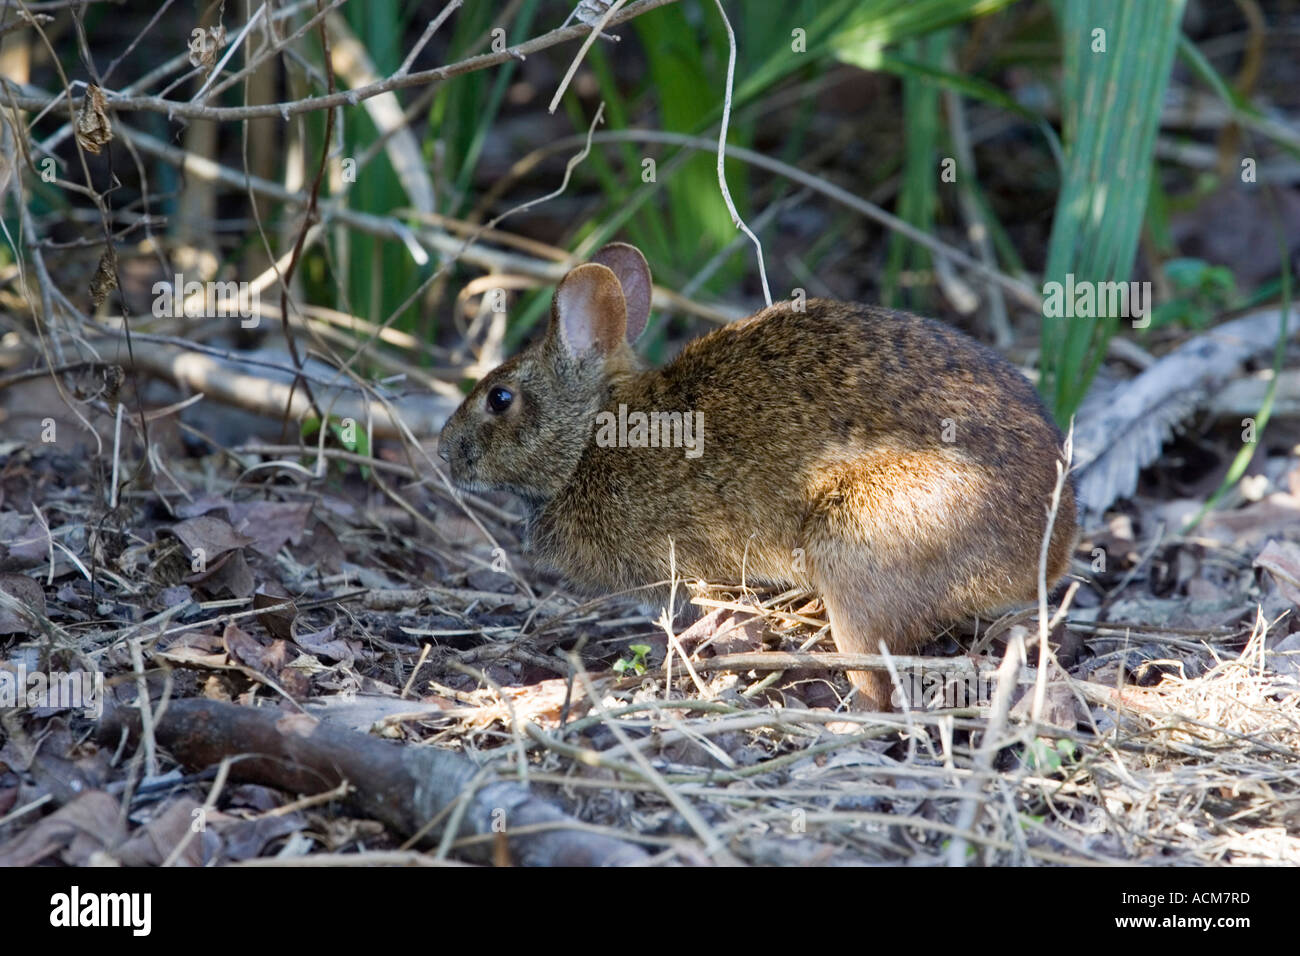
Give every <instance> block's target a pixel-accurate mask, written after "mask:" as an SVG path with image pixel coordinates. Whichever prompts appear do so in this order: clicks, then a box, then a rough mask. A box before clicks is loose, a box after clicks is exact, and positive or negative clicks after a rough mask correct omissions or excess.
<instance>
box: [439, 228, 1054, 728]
mask: <svg viewBox="0 0 1300 956" xmlns="http://www.w3.org/2000/svg"><path fill="white" fill-rule="evenodd" d="M650 295H651V282H650V270H649V268H648V266H647V265H646V261H645V258H644V257H643V256H642V255H641V253H640V252H639V251H638V250H637V249H636V248H635V247H633V246H629V245H625V244H622V243H613V244H611V245H608V246H605V247H604V248H603V249H601V250H600V251H599V252H598V253H597V254H596V255H595V256H594V257H593V258H592V260H591V262H589V263H586V264H584V265H580V266H577V267H576V268H574V269H572V270H571V271H570V272H569V273H568V274H567V275H565V277H564V279H563V280H562V281H561V282H560V284H559V286H558V288H557V289H556V292H555V297H554V299H553V301H552V305H551V319H550V325H549V327H548V328H547V330H546V333H545V335H544V336H543V337H542V338H541V339H540V340H538V341H536V342H534V343H533V344H532V345H531V346H529V347H528V348H527V349H525V350H524V351H523V352H522V353H521V354H519V355H517V356H515V357H514V358H512V359H510V360H508V361H506V362H505V363H503V364H502V365H500V366H498V367H497V368H496V369H494V370H493V371H491V372H489V373H488V374H487V375H486V376H484V377H483V379H482V381H480V382H479V383H478V384H477V385H476V386H475V387H474V389H473V391H471V392H470V393H469V395H468V397H467V398H466V399H465V401H464V403H463V404H462V405H461V406H460V408H458V409H457V410H456V412H455V413H454V414H453V415H452V416H451V418H450V419H449V420H448V422H447V424H446V426H445V427H444V428H443V430H442V434H441V437H440V441H439V454H440V455H441V456H442V457H443V458H444V459H445V460H446V461H447V462H449V464H450V466H451V477H452V480H453V482H454V483H455V484H456V485H457V486H458V487H460V488H462V489H465V490H474V491H488V490H506V491H511V492H513V493H514V494H516V495H518V496H519V497H520V498H522V499H523V501H524V503H525V505H526V508H527V513H528V519H527V522H528V540H529V543H530V547H531V550H532V551H533V552H534V553H535V554H536V555H537V556H538V557H539V558H540V559H542V561H543V562H545V563H547V564H549V565H550V566H552V567H553V568H554V569H555V570H557V571H558V572H560V573H561V574H562V575H564V577H565V578H567V579H568V580H569V581H570V582H571V583H573V584H574V585H576V586H577V587H579V588H581V589H582V590H583V591H585V592H588V593H598V592H610V591H618V590H624V589H629V588H634V587H639V586H644V585H648V584H652V583H654V582H663V581H666V580H667V579H668V577H669V542H670V541H671V543H672V548H673V549H674V551H675V560H676V570H677V573H678V575H679V576H680V577H682V578H686V579H691V578H699V579H704V580H708V581H715V582H719V581H720V582H740V581H742V580H744V581H746V582H750V583H764V584H771V585H777V586H781V585H791V584H799V585H806V586H809V587H811V588H813V589H814V590H816V591H817V592H818V593H819V594H820V595H821V597H822V599H823V601H824V603H825V605H826V609H827V611H828V613H829V616H830V625H831V633H832V635H833V637H834V639H835V644H836V646H837V647H838V648H839V650H840V651H842V652H846V653H863V652H865V653H878V652H879V648H880V645H881V643H882V642H883V644H884V645H885V647H887V648H888V649H889V650H890V651H891V652H893V653H907V652H909V651H911V650H913V649H914V648H916V647H917V646H918V645H920V644H922V643H924V642H925V641H927V640H928V639H929V638H930V637H931V636H932V635H933V634H934V632H935V629H936V628H937V627H939V626H941V625H943V624H945V623H948V622H951V621H955V620H960V619H963V618H967V617H970V616H972V615H975V614H983V613H988V612H992V611H996V610H998V609H1000V608H1003V607H1006V606H1008V605H1012V604H1016V603H1019V602H1024V601H1028V600H1031V599H1033V598H1034V597H1035V596H1036V594H1037V577H1038V555H1039V549H1040V547H1041V541H1042V537H1043V533H1044V531H1045V529H1046V522H1047V511H1048V506H1049V502H1050V500H1051V497H1052V492H1053V489H1054V487H1055V484H1056V481H1057V474H1058V471H1057V466H1058V462H1060V461H1061V455H1062V450H1061V445H1062V437H1061V434H1060V432H1059V431H1058V429H1057V428H1056V426H1055V424H1053V422H1052V420H1051V418H1050V417H1049V416H1048V413H1047V411H1046V410H1045V409H1044V407H1043V405H1042V403H1041V402H1040V400H1039V397H1038V394H1037V393H1036V391H1035V390H1034V388H1033V387H1032V386H1031V385H1030V383H1029V382H1028V381H1027V380H1026V379H1025V377H1024V376H1023V375H1021V373H1020V372H1019V370H1018V369H1016V367H1015V366H1014V365H1012V364H1011V363H1010V362H1009V361H1007V360H1006V359H1005V358H1003V357H1002V356H1001V355H1000V354H998V353H997V352H995V351H993V350H992V349H990V348H987V347H985V346H984V345H981V344H980V343H978V342H976V341H974V340H973V339H971V338H969V337H968V336H966V335H963V334H962V333H960V332H957V331H956V330H954V329H952V328H949V327H948V326H946V325H943V324H941V323H939V322H936V321H932V320H930V319H924V318H919V317H917V316H914V315H908V314H905V313H901V312H894V311H890V310H887V309H883V308H876V307H872V306H865V305H853V304H848V303H844V302H835V301H828V300H819V299H809V300H807V302H806V304H805V307H804V308H799V307H798V306H797V303H792V302H781V303H777V304H774V305H771V306H769V307H767V308H765V309H763V310H762V311H760V312H758V313H756V314H755V315H752V316H750V317H749V318H746V319H743V320H740V321H737V322H733V323H731V324H730V325H727V326H724V327H722V328H719V329H717V330H715V331H713V332H711V333H709V334H708V335H705V336H703V337H702V338H699V339H696V340H694V341H692V342H690V343H689V344H687V346H686V347H685V348H684V349H683V350H682V352H681V354H680V355H678V356H677V358H675V359H673V360H672V361H671V362H669V363H668V364H667V365H665V366H664V367H663V368H660V369H650V368H647V367H646V365H645V363H643V362H642V361H641V360H640V359H639V358H638V357H637V355H636V354H635V352H634V351H633V349H632V343H633V342H634V341H635V340H636V338H637V337H638V336H639V335H640V334H641V332H642V331H643V330H644V328H645V324H646V319H647V318H648V316H649V313H650ZM1075 521H1076V519H1075V503H1074V495H1073V489H1072V487H1071V485H1070V483H1069V482H1068V481H1067V483H1066V485H1065V487H1064V490H1063V493H1062V497H1061V504H1060V509H1059V513H1058V515H1057V517H1056V521H1055V527H1054V530H1053V533H1052V539H1051V544H1050V548H1049V558H1048V568H1047V576H1048V585H1049V586H1050V585H1051V584H1052V583H1054V582H1055V581H1057V580H1058V579H1059V578H1060V577H1061V575H1063V574H1064V573H1065V570H1066V568H1067V565H1068V563H1069V559H1070V553H1071V551H1072V550H1073V547H1074V542H1075V537H1076V527H1075ZM666 594H667V589H666V588H665V589H664V591H663V595H666ZM849 678H850V680H851V681H852V682H853V684H854V685H856V687H857V688H858V691H859V694H860V695H861V698H862V700H861V702H860V703H859V704H858V706H864V707H867V708H876V709H887V708H888V707H889V699H890V691H891V685H890V680H889V675H888V674H887V673H886V672H883V671H860V672H850V673H849Z"/></svg>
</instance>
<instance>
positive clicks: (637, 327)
mask: <svg viewBox="0 0 1300 956" xmlns="http://www.w3.org/2000/svg"><path fill="white" fill-rule="evenodd" d="M591 261H592V262H595V263H598V264H600V265H602V266H606V267H608V268H609V269H610V271H612V272H613V273H614V275H616V276H617V277H618V284H619V285H621V286H622V287H623V299H624V301H626V302H627V340H628V341H629V342H635V341H636V340H637V338H638V337H639V336H640V335H641V333H642V332H644V331H645V323H646V319H648V318H649V317H650V293H651V285H650V266H649V265H648V264H647V263H646V261H645V256H643V255H641V250H640V249H638V248H637V247H636V246H629V245H628V244H627V243H626V242H611V243H610V244H609V245H607V246H602V247H601V248H600V250H599V251H598V252H597V253H596V254H595V255H594V256H592V257H591Z"/></svg>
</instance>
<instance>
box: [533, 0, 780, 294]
mask: <svg viewBox="0 0 1300 956" xmlns="http://www.w3.org/2000/svg"><path fill="white" fill-rule="evenodd" d="M713 2H714V3H716V4H717V5H718V16H720V17H722V25H723V26H724V27H726V28H727V45H728V52H727V95H726V98H725V99H724V100H723V102H722V129H721V130H719V131H718V186H719V187H720V188H721V189H722V198H723V200H724V201H725V202H726V203H727V211H728V212H729V213H731V221H732V222H733V223H735V225H736V228H738V229H740V230H741V231H742V232H743V233H744V234H745V235H747V236H749V238H750V240H751V241H752V242H753V243H754V247H755V248H756V249H757V250H758V277H759V279H761V280H762V282H763V300H764V301H765V302H766V303H767V304H768V305H771V304H772V290H771V289H769V288H768V287H767V269H766V268H765V267H764V265H763V244H762V243H761V242H759V241H758V236H756V235H754V234H753V233H752V232H751V231H750V229H749V227H748V226H747V225H745V221H744V220H743V219H741V218H740V213H738V212H736V204H735V203H734V202H732V201H731V190H730V189H728V188H727V174H726V172H725V171H724V168H723V160H724V159H726V155H727V123H728V122H729V121H730V120H731V87H732V82H733V81H734V79H735V76H736V34H735V33H734V32H732V29H731V21H730V20H728V19H727V11H725V10H723V9H722V0H713ZM551 111H552V112H554V108H552V110H551Z"/></svg>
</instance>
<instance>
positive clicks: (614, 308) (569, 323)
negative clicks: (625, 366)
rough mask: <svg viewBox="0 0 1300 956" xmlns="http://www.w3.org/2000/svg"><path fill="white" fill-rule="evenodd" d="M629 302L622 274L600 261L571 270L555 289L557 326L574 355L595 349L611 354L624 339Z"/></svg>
mask: <svg viewBox="0 0 1300 956" xmlns="http://www.w3.org/2000/svg"><path fill="white" fill-rule="evenodd" d="M626 331H627V304H626V303H625V302H624V300H623V288H622V286H621V285H619V281H618V277H617V276H615V275H614V273H613V272H612V271H610V269H608V268H607V267H606V266H603V265H600V264H599V263H594V262H589V263H587V264H586V265H582V266H578V267H577V268H574V269H570V270H569V273H568V275H566V276H565V277H564V279H563V280H562V281H561V282H560V285H559V287H558V288H557V289H556V290H555V327H554V329H553V332H556V333H558V334H559V337H560V344H561V345H562V346H563V347H564V351H565V352H566V353H567V354H568V355H569V357H570V358H578V357H580V356H582V355H585V354H586V353H587V352H590V351H591V350H593V349H595V350H596V352H597V353H598V354H600V355H601V356H607V355H609V354H610V353H611V352H613V351H614V350H615V349H616V348H618V346H619V345H620V344H622V342H623V336H624V334H626Z"/></svg>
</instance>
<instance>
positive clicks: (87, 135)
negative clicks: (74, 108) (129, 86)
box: [77, 83, 113, 154]
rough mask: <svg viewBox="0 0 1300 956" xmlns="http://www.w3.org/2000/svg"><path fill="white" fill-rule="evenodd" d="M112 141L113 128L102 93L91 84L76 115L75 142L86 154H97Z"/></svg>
mask: <svg viewBox="0 0 1300 956" xmlns="http://www.w3.org/2000/svg"><path fill="white" fill-rule="evenodd" d="M112 139H113V127H112V126H110V125H109V122H108V113H107V112H106V111H105V106H104V91H103V90H101V89H100V88H99V87H98V86H96V85H95V84H93V83H91V84H90V85H89V86H87V87H86V96H85V99H83V100H82V101H81V110H80V111H79V112H78V113H77V142H78V143H79V144H80V145H81V148H82V149H84V150H85V151H86V152H88V153H96V154H98V153H99V151H100V150H101V149H102V148H103V147H104V145H105V144H107V143H109V142H111V141H112Z"/></svg>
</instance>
